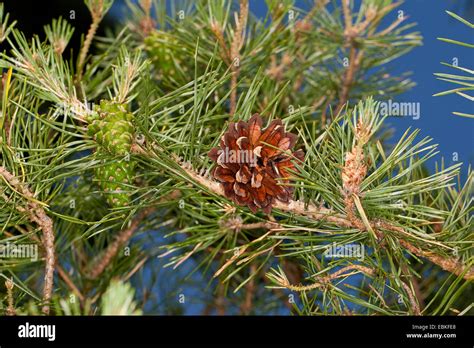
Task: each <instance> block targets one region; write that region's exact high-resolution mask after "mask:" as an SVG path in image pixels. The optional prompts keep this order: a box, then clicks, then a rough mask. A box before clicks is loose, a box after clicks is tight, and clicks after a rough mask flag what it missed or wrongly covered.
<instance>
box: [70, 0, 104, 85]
mask: <svg viewBox="0 0 474 348" xmlns="http://www.w3.org/2000/svg"><path fill="white" fill-rule="evenodd" d="M89 10H90V13H91V17H92V23H91V25H90V27H89V30H88V31H87V35H86V38H85V40H84V42H83V44H82V47H81V51H80V53H79V59H78V61H77V67H76V77H75V82H76V84H78V83H79V82H80V81H81V80H82V73H83V69H84V64H85V62H86V58H87V54H88V53H89V49H90V46H91V44H92V40H93V39H94V36H95V34H96V32H97V29H98V28H99V24H100V22H101V20H102V18H103V17H104V15H105V13H106V12H107V11H106V10H105V6H104V0H92V1H91V4H90V8H89Z"/></svg>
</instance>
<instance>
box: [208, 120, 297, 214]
mask: <svg viewBox="0 0 474 348" xmlns="http://www.w3.org/2000/svg"><path fill="white" fill-rule="evenodd" d="M262 123H263V121H262V118H261V117H260V116H259V115H258V114H255V115H254V116H253V117H252V118H251V119H250V120H249V121H248V122H244V121H239V122H238V123H233V122H231V123H230V125H229V130H228V131H227V132H226V133H225V134H224V136H223V137H222V139H221V141H220V146H219V147H217V148H213V149H212V150H211V151H209V153H208V156H209V157H210V158H211V159H212V160H213V161H214V162H216V163H217V166H216V167H215V168H214V169H213V171H212V176H213V177H214V178H215V179H217V180H218V181H220V182H221V184H222V186H223V188H224V193H225V195H226V197H228V198H230V199H232V200H233V201H234V202H235V203H236V204H239V205H246V206H248V207H249V208H250V210H252V211H253V212H254V213H255V212H257V210H258V209H259V208H260V209H262V211H263V212H265V213H267V214H269V213H270V212H271V210H272V205H273V204H274V202H275V200H279V201H282V202H288V200H289V199H290V198H291V195H292V194H293V187H291V186H287V185H285V184H288V183H289V182H290V178H291V175H292V173H291V171H296V168H295V165H294V164H293V162H292V160H294V159H295V158H296V159H298V160H300V161H302V160H303V158H304V152H303V151H302V150H298V151H296V152H292V153H291V152H290V151H291V149H292V148H293V146H294V145H295V143H296V140H297V136H296V135H295V134H292V133H287V132H285V127H284V125H283V123H282V122H281V120H279V119H277V120H274V121H272V122H271V123H270V125H268V127H267V128H266V129H262Z"/></svg>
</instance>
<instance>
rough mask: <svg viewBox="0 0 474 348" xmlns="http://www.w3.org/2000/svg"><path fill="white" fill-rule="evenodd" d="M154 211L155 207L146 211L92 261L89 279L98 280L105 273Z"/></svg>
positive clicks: (88, 274) (89, 268)
mask: <svg viewBox="0 0 474 348" xmlns="http://www.w3.org/2000/svg"><path fill="white" fill-rule="evenodd" d="M154 211H155V208H154V207H149V208H146V209H144V210H143V211H141V212H140V213H139V214H138V215H137V216H136V217H135V218H134V219H133V220H132V222H131V223H130V226H129V227H127V228H125V229H123V230H122V231H120V233H119V234H118V235H117V236H116V237H115V239H114V241H113V242H112V243H111V244H110V245H109V246H108V247H107V249H106V250H105V251H104V252H103V253H102V254H100V255H98V256H97V257H96V258H94V259H93V260H92V262H91V263H90V265H89V266H88V270H87V271H88V272H87V276H88V278H90V279H97V278H98V277H99V276H100V275H101V274H102V273H103V272H104V270H105V269H106V268H107V266H108V265H109V264H110V262H111V261H112V260H113V259H114V257H115V256H116V255H117V253H118V251H119V249H120V247H121V246H122V245H124V244H125V243H126V242H127V241H129V240H130V238H132V236H133V234H134V233H135V232H136V231H137V229H138V228H139V227H140V224H141V222H142V220H143V219H144V218H145V217H147V216H148V215H150V214H151V213H153V212H154Z"/></svg>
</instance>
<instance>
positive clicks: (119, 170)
mask: <svg viewBox="0 0 474 348" xmlns="http://www.w3.org/2000/svg"><path fill="white" fill-rule="evenodd" d="M89 122H90V123H89V126H88V134H89V135H90V136H92V137H93V138H94V139H95V141H96V142H97V150H96V153H97V154H106V155H108V156H113V157H115V161H110V162H106V164H105V165H104V166H101V167H98V168H97V169H96V170H95V176H96V179H97V180H98V181H99V185H100V187H101V188H102V189H103V190H104V191H105V192H106V193H107V201H108V203H109V205H110V206H112V207H115V208H119V207H123V206H126V205H128V204H129V202H130V195H129V194H128V193H127V192H126V190H127V185H129V184H131V183H132V180H133V177H134V167H135V163H134V162H133V161H132V160H130V159H129V156H130V149H131V146H132V141H133V133H134V126H133V115H132V113H130V112H128V111H127V109H126V105H124V104H119V103H116V102H114V101H108V100H101V102H100V105H99V106H98V107H97V108H96V110H95V112H94V113H93V114H92V116H91V118H90V119H89Z"/></svg>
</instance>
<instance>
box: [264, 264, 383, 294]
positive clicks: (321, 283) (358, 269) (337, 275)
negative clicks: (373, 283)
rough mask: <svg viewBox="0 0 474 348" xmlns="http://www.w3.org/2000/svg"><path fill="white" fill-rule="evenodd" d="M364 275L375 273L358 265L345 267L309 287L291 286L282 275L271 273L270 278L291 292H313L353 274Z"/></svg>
mask: <svg viewBox="0 0 474 348" xmlns="http://www.w3.org/2000/svg"><path fill="white" fill-rule="evenodd" d="M347 271H355V272H350V273H346V272H347ZM358 272H361V273H365V274H367V275H374V273H375V271H374V270H373V269H372V268H369V267H365V266H360V265H350V266H346V267H344V268H341V269H340V270H338V271H336V272H334V273H331V274H330V275H328V276H325V277H320V278H319V279H318V280H317V281H316V282H315V283H313V284H309V285H295V284H291V283H290V282H289V280H288V278H287V277H286V275H285V274H284V273H278V274H277V273H273V274H271V275H270V277H271V278H272V279H273V280H274V281H275V282H276V283H277V284H278V285H279V286H281V287H283V288H285V289H288V290H291V291H298V292H302V291H309V290H314V289H318V288H320V287H323V286H326V285H327V284H328V283H329V282H330V281H332V280H334V279H338V278H344V277H348V276H351V275H353V274H355V273H358Z"/></svg>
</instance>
